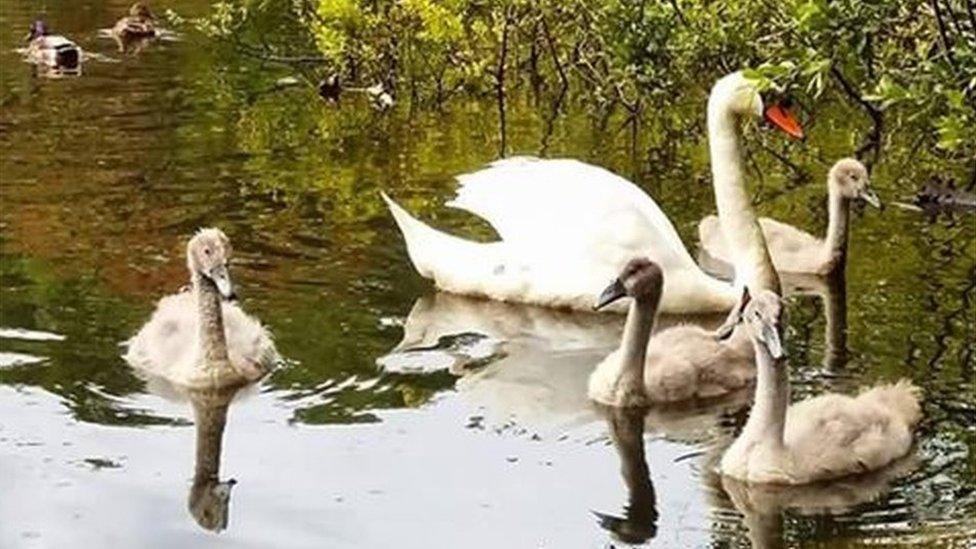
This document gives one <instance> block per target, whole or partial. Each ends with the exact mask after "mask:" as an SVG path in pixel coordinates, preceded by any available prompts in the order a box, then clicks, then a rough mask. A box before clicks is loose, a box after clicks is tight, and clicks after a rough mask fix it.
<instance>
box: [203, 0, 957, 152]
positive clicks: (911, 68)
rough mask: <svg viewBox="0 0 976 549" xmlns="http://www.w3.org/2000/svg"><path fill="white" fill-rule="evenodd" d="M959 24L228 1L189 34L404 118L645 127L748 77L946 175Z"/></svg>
mask: <svg viewBox="0 0 976 549" xmlns="http://www.w3.org/2000/svg"><path fill="white" fill-rule="evenodd" d="M972 10H973V6H972V0H938V1H937V2H936V1H931V2H927V1H923V0H898V1H890V2H880V1H875V0H837V1H831V2H828V1H827V0H783V1H781V2H777V3H772V2H768V0H744V1H733V0H719V1H715V2H708V3H701V2H689V1H678V0H674V1H670V2H639V3H638V2H626V1H622V0H615V1H610V2H595V1H589V0H574V1H570V2H552V1H547V2H527V1H524V0H477V1H475V0H449V1H445V2H440V1H435V0H402V1H399V2H393V1H390V0H369V1H366V0H263V1H257V0H236V1H224V2H218V3H216V4H215V5H214V7H213V10H212V13H211V14H210V15H209V17H207V18H205V19H202V20H200V21H198V22H197V27H198V28H200V29H201V30H203V31H205V32H207V33H208V34H210V35H212V36H215V37H224V38H227V39H230V40H231V41H233V42H235V43H238V44H243V46H244V47H245V48H246V49H249V51H251V52H252V53H253V52H255V51H258V52H261V51H264V52H280V51H283V50H285V51H296V49H297V50H301V49H302V48H305V50H304V51H305V54H306V55H307V54H308V51H309V50H311V49H314V50H315V51H316V52H317V55H320V56H321V57H322V58H323V59H322V60H321V62H322V65H323V66H324V67H325V69H324V70H325V71H329V72H338V73H341V74H342V75H343V76H344V81H347V82H354V83H358V84H360V85H371V84H373V83H376V82H383V83H384V84H385V85H386V86H387V88H388V89H392V90H393V91H394V93H395V95H396V96H397V97H398V98H400V102H401V103H404V102H405V100H406V102H407V103H408V104H411V105H416V104H420V105H424V104H435V105H441V104H442V103H443V102H445V101H447V100H449V99H450V98H451V97H452V96H453V95H455V94H456V93H457V92H460V91H464V92H467V93H468V94H474V95H476V96H477V95H496V94H498V93H499V92H500V91H502V90H504V92H505V93H507V92H509V91H510V90H512V89H517V88H520V87H524V88H528V87H531V89H534V90H535V91H536V92H539V91H548V92H550V93H552V94H554V95H560V96H561V95H563V93H564V92H566V91H569V92H570V94H569V95H570V97H571V100H572V101H576V102H577V103H580V104H586V105H589V106H591V107H592V108H593V109H594V110H597V111H603V112H612V111H613V110H615V109H617V108H620V107H622V108H623V109H624V112H626V113H629V116H645V117H646V116H648V114H647V113H649V112H653V113H655V116H658V115H659V113H660V112H661V109H662V108H666V107H668V106H669V105H671V104H673V102H674V98H675V97H681V96H684V95H687V94H688V93H689V91H691V92H693V93H700V92H701V90H703V89H705V88H707V86H708V85H709V83H710V82H711V81H712V80H714V78H716V77H717V76H719V75H721V74H723V73H725V72H728V71H730V70H734V69H736V68H748V67H751V68H750V69H748V74H749V76H751V77H752V78H754V79H755V81H756V82H757V84H758V85H759V86H760V87H761V88H763V89H772V90H776V91H779V92H787V93H790V94H791V95H794V96H796V97H797V98H798V99H800V103H801V104H802V105H804V107H805V108H806V109H807V110H809V111H811V112H814V111H816V110H817V109H818V108H819V106H820V104H821V102H823V101H836V100H838V99H840V100H842V101H845V102H848V103H850V104H851V105H852V106H854V107H855V108H857V109H860V110H862V111H863V112H864V113H865V114H866V115H868V116H866V117H865V120H864V124H865V127H864V131H863V135H864V136H865V137H866V138H871V139H874V140H875V141H878V137H879V132H880V130H881V127H880V126H881V122H882V119H883V125H884V131H885V132H886V133H887V134H889V135H895V136H897V135H899V134H902V133H911V134H921V135H925V136H927V137H926V138H925V139H924V142H922V143H915V144H913V145H912V147H913V148H920V149H921V150H925V151H926V154H930V155H932V156H933V159H934V160H936V161H952V162H959V161H962V160H968V161H971V160H972V158H973V156H974V154H976V148H974V143H976V130H974V128H976V107H974V104H976V28H974V26H976V22H974V21H973V20H972V18H971V13H972ZM286 21H287V24H285V25H284V26H282V24H283V23H284V22H286ZM275 27H276V28H277V29H278V31H277V32H271V29H272V28H275ZM259 34H260V36H261V38H260V39H258V38H257V36H258V35H259ZM269 36H276V37H277V36H281V37H283V38H280V39H279V38H274V39H271V38H269ZM269 41H270V43H269ZM870 125H874V126H876V127H875V128H874V129H871V126H870ZM882 141H883V142H879V143H877V145H878V146H888V141H889V140H882ZM855 145H856V144H855ZM919 145H922V146H921V147H919Z"/></svg>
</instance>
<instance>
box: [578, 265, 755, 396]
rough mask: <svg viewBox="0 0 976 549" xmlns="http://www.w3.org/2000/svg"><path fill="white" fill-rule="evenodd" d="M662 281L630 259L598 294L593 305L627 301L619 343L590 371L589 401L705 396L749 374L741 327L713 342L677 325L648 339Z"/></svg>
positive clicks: (654, 269) (656, 271)
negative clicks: (615, 277)
mask: <svg viewBox="0 0 976 549" xmlns="http://www.w3.org/2000/svg"><path fill="white" fill-rule="evenodd" d="M663 283H664V280H663V273H662V271H661V268H660V267H658V266H657V264H655V263H654V262H652V261H650V260H648V259H644V258H636V259H633V260H631V261H630V262H629V263H628V264H627V265H626V266H625V267H624V270H623V271H622V272H621V274H620V276H619V277H618V278H617V279H616V280H615V281H614V282H613V283H611V284H610V285H609V286H608V287H607V288H606V289H605V290H604V291H603V292H602V293H601V294H600V297H599V299H598V301H597V304H596V306H597V307H598V308H599V307H605V306H607V305H609V304H610V303H613V302H614V301H616V300H618V299H621V298H623V297H630V298H631V302H630V307H629V311H628V313H627V320H626V324H625V326H624V333H623V337H622V339H621V343H620V347H619V348H618V349H617V350H616V351H614V352H612V353H610V355H608V356H607V357H606V358H605V359H603V361H601V362H600V364H598V365H597V367H596V369H595V370H594V371H593V373H592V374H591V375H590V379H589V383H588V391H587V392H588V395H589V397H590V399H591V400H594V401H596V402H598V403H600V404H604V405H607V406H615V407H642V406H647V405H648V404H651V403H666V402H667V403H669V402H680V401H687V400H689V399H695V398H698V399H708V398H713V397H720V396H724V395H727V394H729V393H732V392H735V391H737V390H739V389H742V388H744V387H746V386H748V385H749V383H750V382H751V381H752V380H753V379H754V378H755V374H756V370H755V366H754V363H753V350H752V345H751V343H750V342H749V338H748V336H747V335H746V334H745V332H744V331H743V330H734V331H733V333H732V334H731V336H730V337H728V338H727V339H725V340H719V339H717V338H716V337H715V333H714V332H712V331H709V330H705V329H704V328H701V327H700V326H697V325H694V324H683V325H679V326H675V327H672V328H668V329H666V330H663V331H661V332H659V333H657V334H656V335H654V337H651V332H652V330H653V328H654V318H655V316H656V314H657V309H658V302H659V301H660V298H661V290H662V287H663Z"/></svg>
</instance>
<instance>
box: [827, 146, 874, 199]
mask: <svg viewBox="0 0 976 549" xmlns="http://www.w3.org/2000/svg"><path fill="white" fill-rule="evenodd" d="M827 184H828V185H829V186H830V188H831V190H833V191H835V192H838V193H840V195H841V196H843V197H845V198H848V199H851V200H863V201H864V202H867V203H868V204H870V205H872V206H874V207H875V208H878V209H881V208H882V205H881V199H879V198H878V195H877V194H875V192H874V191H873V190H872V189H871V181H870V177H869V176H868V169H867V168H865V167H864V164H861V163H860V162H858V161H857V160H854V159H853V158H844V159H841V160H838V161H837V163H836V164H834V167H833V168H830V174H829V175H828V176H827Z"/></svg>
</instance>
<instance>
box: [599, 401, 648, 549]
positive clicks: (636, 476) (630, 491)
mask: <svg viewBox="0 0 976 549" xmlns="http://www.w3.org/2000/svg"><path fill="white" fill-rule="evenodd" d="M601 411H602V413H603V414H604V416H605V417H606V420H607V428H608V430H609V431H610V439H611V440H612V441H613V447H614V449H615V450H617V455H619V456H620V475H621V476H622V477H623V480H624V484H625V485H626V486H627V505H626V506H624V515H623V516H622V517H621V516H615V515H610V514H606V513H600V512H598V511H594V514H596V516H597V518H598V519H599V523H600V527H601V528H603V529H604V530H607V531H609V532H612V534H613V536H614V537H615V538H616V539H618V540H620V541H622V542H624V543H634V544H636V543H646V542H647V541H648V540H650V539H652V538H653V537H654V536H655V535H656V534H657V519H658V511H657V498H656V496H655V494H654V483H653V482H652V481H651V472H650V469H649V468H648V466H647V458H646V456H645V455H644V416H645V415H646V410H643V409H626V408H610V407H603V408H601Z"/></svg>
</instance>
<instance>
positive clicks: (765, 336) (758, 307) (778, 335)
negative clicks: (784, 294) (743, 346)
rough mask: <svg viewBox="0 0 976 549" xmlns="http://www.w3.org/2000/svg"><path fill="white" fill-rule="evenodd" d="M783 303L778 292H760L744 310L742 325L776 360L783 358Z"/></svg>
mask: <svg viewBox="0 0 976 549" xmlns="http://www.w3.org/2000/svg"><path fill="white" fill-rule="evenodd" d="M782 319H783V301H782V300H781V299H780V297H779V296H778V295H776V292H772V291H769V290H762V291H760V292H759V293H758V294H757V295H756V296H755V297H751V298H750V299H749V302H748V303H746V306H745V308H744V309H743V310H742V323H743V324H745V329H746V333H747V334H749V337H750V338H752V340H753V341H754V342H757V343H758V344H760V345H762V346H763V347H765V348H766V350H767V351H768V352H769V355H770V356H771V357H773V358H774V359H777V360H778V359H780V358H783V355H784V352H783V337H782V334H783V324H782Z"/></svg>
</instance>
